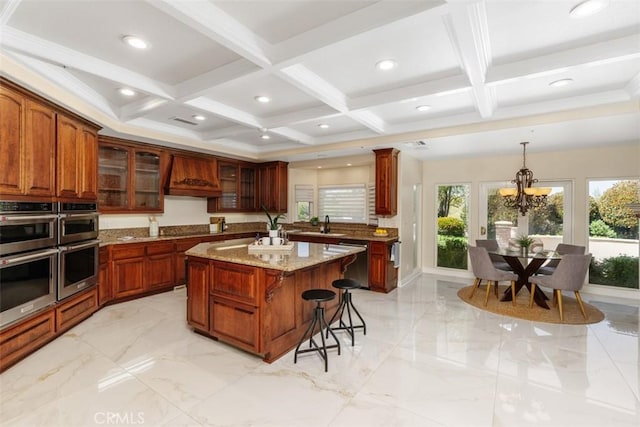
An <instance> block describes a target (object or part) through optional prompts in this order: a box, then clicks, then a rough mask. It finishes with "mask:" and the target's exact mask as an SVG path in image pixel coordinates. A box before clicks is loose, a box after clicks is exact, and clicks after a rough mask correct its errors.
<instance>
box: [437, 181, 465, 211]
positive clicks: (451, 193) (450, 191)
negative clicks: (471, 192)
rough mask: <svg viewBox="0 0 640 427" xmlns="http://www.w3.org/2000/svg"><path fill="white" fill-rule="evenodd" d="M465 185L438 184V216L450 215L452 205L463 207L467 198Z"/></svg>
mask: <svg viewBox="0 0 640 427" xmlns="http://www.w3.org/2000/svg"><path fill="white" fill-rule="evenodd" d="M465 196H466V194H465V186H464V185H440V186H438V217H439V218H442V217H446V216H449V213H450V210H451V207H452V206H454V207H461V206H462V205H463V203H464V198H465Z"/></svg>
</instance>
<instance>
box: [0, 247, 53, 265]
mask: <svg viewBox="0 0 640 427" xmlns="http://www.w3.org/2000/svg"><path fill="white" fill-rule="evenodd" d="M57 253H58V251H57V250H56V249H47V250H45V251H38V253H35V254H29V255H23V256H17V257H10V258H4V259H2V260H0V265H9V264H15V263H20V262H24V261H31V260H34V259H38V258H45V257H48V256H51V255H56V254H57Z"/></svg>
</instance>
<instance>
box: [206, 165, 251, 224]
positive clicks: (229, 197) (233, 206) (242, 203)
mask: <svg viewBox="0 0 640 427" xmlns="http://www.w3.org/2000/svg"><path fill="white" fill-rule="evenodd" d="M218 176H219V179H220V187H221V188H222V195H221V196H220V197H215V198H210V199H208V202H207V212H254V211H255V210H256V208H257V206H256V186H257V181H256V165H255V164H253V163H244V162H237V161H228V160H224V161H223V160H219V161H218Z"/></svg>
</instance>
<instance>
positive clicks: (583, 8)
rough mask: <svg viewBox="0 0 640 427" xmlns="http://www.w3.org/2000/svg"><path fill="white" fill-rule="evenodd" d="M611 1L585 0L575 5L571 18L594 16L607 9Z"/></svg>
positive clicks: (570, 14) (570, 12) (570, 13)
mask: <svg viewBox="0 0 640 427" xmlns="http://www.w3.org/2000/svg"><path fill="white" fill-rule="evenodd" d="M608 4H609V0H585V1H583V2H581V3H578V4H577V5H575V6H574V7H573V8H571V10H570V11H569V17H571V18H585V17H587V16H591V15H594V14H596V13H598V12H600V11H601V10H602V9H604V8H605V7H607V5H608Z"/></svg>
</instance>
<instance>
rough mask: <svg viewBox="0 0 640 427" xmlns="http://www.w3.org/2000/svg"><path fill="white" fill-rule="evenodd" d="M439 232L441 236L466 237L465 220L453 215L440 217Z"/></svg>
mask: <svg viewBox="0 0 640 427" xmlns="http://www.w3.org/2000/svg"><path fill="white" fill-rule="evenodd" d="M438 234H439V235H441V236H455V237H464V221H462V220H461V219H458V218H453V217H451V216H444V217H440V218H438Z"/></svg>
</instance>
